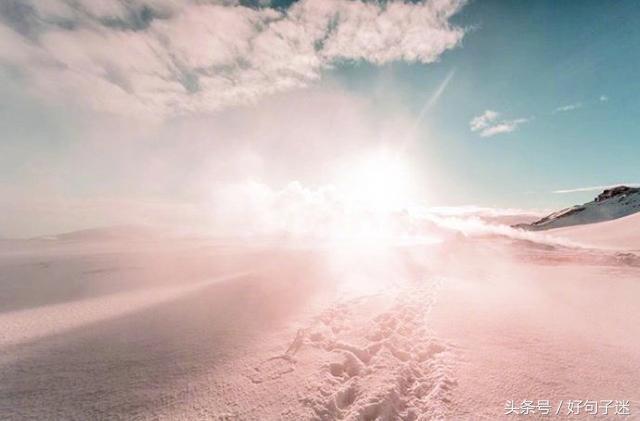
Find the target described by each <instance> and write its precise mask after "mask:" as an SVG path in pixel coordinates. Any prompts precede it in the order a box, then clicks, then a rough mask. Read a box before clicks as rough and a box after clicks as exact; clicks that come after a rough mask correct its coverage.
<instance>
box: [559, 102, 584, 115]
mask: <svg viewBox="0 0 640 421" xmlns="http://www.w3.org/2000/svg"><path fill="white" fill-rule="evenodd" d="M582 106H583V104H582V102H576V103H575V104H569V105H563V106H562V107H558V108H556V109H555V110H554V111H553V112H554V113H562V112H566V111H573V110H577V109H578V108H582Z"/></svg>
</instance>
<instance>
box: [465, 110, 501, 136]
mask: <svg viewBox="0 0 640 421" xmlns="http://www.w3.org/2000/svg"><path fill="white" fill-rule="evenodd" d="M498 116H500V113H497V112H495V111H492V110H486V111H485V112H484V113H482V114H480V115H479V116H476V117H474V118H473V119H471V122H470V123H469V126H470V127H471V131H472V132H476V131H479V130H482V129H486V128H487V127H489V125H490V124H492V123H493V122H494V121H495V120H496V119H497V118H498Z"/></svg>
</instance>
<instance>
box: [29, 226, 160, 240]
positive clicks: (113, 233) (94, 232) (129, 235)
mask: <svg viewBox="0 0 640 421" xmlns="http://www.w3.org/2000/svg"><path fill="white" fill-rule="evenodd" d="M160 235H161V233H160V232H159V231H158V230H157V229H155V228H151V227H145V226H135V225H118V226H110V227H103V228H91V229H84V230H79V231H72V232H67V233H62V234H57V235H52V236H44V237H38V238H36V239H46V240H58V241H109V240H149V239H156V238H158V237H160Z"/></svg>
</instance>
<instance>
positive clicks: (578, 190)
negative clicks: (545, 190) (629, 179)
mask: <svg viewBox="0 0 640 421" xmlns="http://www.w3.org/2000/svg"><path fill="white" fill-rule="evenodd" d="M618 186H628V187H640V183H618V184H610V185H606V186H589V187H577V188H574V189H565V190H554V191H553V193H556V194H566V193H581V192H591V191H598V192H601V191H603V190H605V189H610V188H613V187H618Z"/></svg>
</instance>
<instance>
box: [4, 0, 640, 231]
mask: <svg viewBox="0 0 640 421" xmlns="http://www.w3.org/2000/svg"><path fill="white" fill-rule="evenodd" d="M72 4H73V5H75V6H73V7H72V6H71V5H72ZM390 5H395V6H390ZM245 6H246V4H244V3H243V4H240V5H236V6H233V5H230V4H229V3H225V4H221V3H218V2H215V1H212V2H211V3H210V4H209V3H206V2H205V4H201V5H199V6H198V7H197V8H196V6H193V5H192V4H191V2H189V1H187V0H184V1H182V0H163V1H162V2H156V3H149V4H147V2H145V1H143V0H137V1H134V2H129V3H127V5H125V3H120V2H117V1H116V2H111V3H108V2H101V1H90V0H84V1H82V2H79V3H66V2H65V1H64V0H46V1H42V2H28V1H26V2H19V1H13V0H11V1H8V2H6V3H4V4H3V6H2V8H0V16H2V20H1V21H0V49H1V50H2V51H3V52H2V53H0V110H2V113H1V114H0V130H1V132H2V133H3V135H2V141H1V142H0V193H2V195H1V198H0V209H1V210H2V214H3V215H4V217H3V218H2V219H0V236H2V235H4V236H24V235H27V236H28V235H35V234H39V233H46V232H57V231H65V230H69V229H77V228H86V227H90V226H95V225H105V224H110V223H125V222H129V219H131V221H130V222H139V221H141V220H142V221H144V220H145V219H147V215H151V214H158V215H161V216H159V217H158V219H159V220H162V221H165V220H171V221H173V220H174V219H176V218H175V215H176V214H177V215H179V217H178V218H177V219H179V220H183V219H185V218H189V217H190V216H191V215H196V214H199V213H201V209H202V207H203V206H204V207H205V208H207V207H208V206H211V202H215V199H214V198H212V197H209V196H208V194H209V193H210V192H211V191H212V190H215V188H214V187H211V186H218V185H222V184H224V183H231V182H234V180H235V179H242V180H245V179H251V180H259V181H260V182H263V183H265V184H266V185H269V186H271V187H272V188H273V189H280V188H282V187H283V186H285V185H286V184H287V183H289V182H291V181H298V182H300V183H302V184H303V185H305V186H308V187H309V188H310V189H316V188H320V186H322V185H324V184H326V183H334V182H336V178H335V176H329V174H330V173H331V174H333V173H332V171H333V169H334V167H339V166H340V165H342V164H343V163H344V162H348V159H351V158H352V157H357V156H358V155H359V154H365V153H366V152H367V150H368V149H370V148H373V147H377V146H379V144H384V146H385V147H387V148H389V149H391V150H402V151H403V154H404V156H405V157H406V159H407V160H408V161H410V163H411V166H412V168H414V170H415V171H414V178H415V180H414V184H415V185H416V186H417V189H416V190H417V191H418V192H419V194H418V197H417V199H419V200H420V201H422V202H424V203H427V204H429V205H434V206H445V205H479V206H496V207H510V208H537V209H551V208H556V207H561V206H566V205H569V204H573V203H576V202H584V201H587V200H590V199H591V198H592V197H593V196H595V195H596V194H597V193H598V192H597V191H596V189H594V190H593V191H581V192H575V193H554V192H555V191H558V190H570V189H578V188H585V187H591V186H605V185H610V184H617V183H622V182H624V183H637V182H640V166H639V165H638V163H639V162H640V159H639V158H638V157H640V140H638V135H639V134H640V123H639V121H640V95H638V94H639V91H640V81H639V79H638V77H637V74H636V73H637V69H638V68H640V53H639V51H640V50H639V49H638V46H640V27H639V26H638V25H637V22H636V20H637V19H634V17H638V16H640V4H638V3H637V2H633V1H616V2H614V1H605V2H600V1H583V2H580V3H574V2H556V1H537V2H501V1H480V0H477V1H472V2H468V3H462V2H456V1H439V2H427V3H422V2H414V3H405V4H399V3H398V2H393V1H390V2H387V6H381V5H380V4H379V3H375V2H368V3H362V2H353V1H349V0H332V1H330V2H329V1H327V2H321V1H319V0H306V1H303V2H297V3H294V4H292V5H289V4H287V3H283V4H280V3H279V4H276V5H272V6H269V5H267V4H266V3H264V5H263V6H260V7H258V6H256V5H255V4H254V5H253V6H252V7H245ZM394 7H395V8H394ZM195 9H197V10H195ZM385 13H386V14H385ZM329 16H334V18H333V19H336V18H335V16H340V18H339V19H337V20H335V22H334V23H331V21H330V20H327V21H326V22H329V23H328V24H327V25H329V26H327V28H321V29H319V30H318V31H320V32H318V33H317V34H316V35H314V36H316V38H315V39H311V40H307V39H306V38H304V36H306V35H301V34H309V33H311V32H312V31H313V30H316V29H317V28H316V27H315V26H312V25H316V24H317V22H325V21H323V20H322V19H329V18H328V17H329ZM380 16H383V18H380ZM256 22H259V23H256ZM389 22H390V23H391V25H388V26H385V25H386V24H388V23H389ZM369 24H371V25H373V26H367V25H369ZM331 25H334V26H335V28H333V27H331ZM376 25H377V26H376ZM371 27H374V28H378V29H376V31H375V32H374V34H375V36H373V38H372V36H369V37H368V38H367V37H364V36H363V35H362V34H363V33H365V32H366V31H365V30H363V28H364V29H367V28H371ZM394 27H396V28H404V30H405V31H406V32H407V33H409V32H412V33H417V34H418V37H416V38H407V37H406V36H403V35H398V34H397V33H394V32H393V28H394ZM212 28H219V29H218V30H220V31H223V32H221V33H216V32H215V29H212ZM220 28H221V29H220ZM300 28H302V29H304V31H303V32H298V30H299V29H300ZM312 28H316V29H312ZM354 28H355V31H354ZM323 31H327V32H323ZM274 33H275V34H276V35H277V36H274ZM258 35H261V36H262V38H261V41H260V42H261V43H262V44H260V45H258V44H257V42H254V43H253V44H251V45H250V46H249V47H247V45H249V44H247V41H246V40H251V39H255V38H254V37H256V36H258ZM368 35H370V34H368ZM207 37H209V38H207ZM288 37H289V38H288ZM296 37H299V38H296ZM300 37H302V38H300ZM283 40H285V41H287V42H290V44H287V45H284V44H283ZM307 41H308V42H309V43H310V44H309V45H310V46H311V47H312V48H311V47H310V48H311V49H309V48H306V47H305V44H304V42H307ZM152 47H153V48H152ZM225 60H226V61H225ZM154 66H155V67H154ZM229 80H233V83H231V84H229V83H228V81H229ZM445 81H447V82H448V83H444V82H445ZM439 88H440V90H441V92H440V95H435V96H434V93H435V92H437V91H438V89H439ZM430 101H431V102H430ZM425 104H429V105H428V106H426V107H425ZM483 115H484V116H485V118H483V119H482V118H481V119H480V120H478V119H476V120H475V124H473V123H472V122H473V121H474V118H477V117H481V116H483ZM472 129H473V130H472ZM407 133H409V134H407ZM406 138H410V139H409V140H407V139H406ZM405 141H406V144H405ZM334 164H335V165H334ZM347 165H348V164H347ZM338 182H339V180H338ZM125 208H128V209H131V214H132V215H130V218H129V219H128V217H127V215H125V212H124V211H123V209H125ZM207 209H208V208H207Z"/></svg>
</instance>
